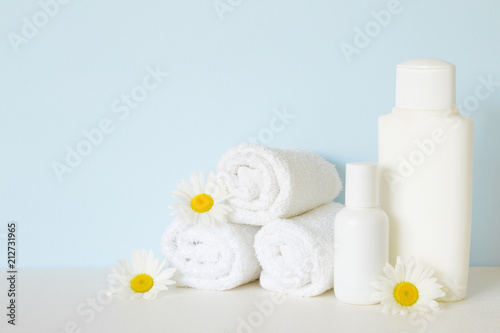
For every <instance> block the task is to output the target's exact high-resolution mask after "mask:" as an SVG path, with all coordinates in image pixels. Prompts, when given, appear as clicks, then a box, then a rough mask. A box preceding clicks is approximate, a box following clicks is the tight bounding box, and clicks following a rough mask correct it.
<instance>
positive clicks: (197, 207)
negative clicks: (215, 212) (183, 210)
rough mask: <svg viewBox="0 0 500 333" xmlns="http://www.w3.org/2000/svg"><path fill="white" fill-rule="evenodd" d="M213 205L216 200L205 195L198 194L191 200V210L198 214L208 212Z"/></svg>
mask: <svg viewBox="0 0 500 333" xmlns="http://www.w3.org/2000/svg"><path fill="white" fill-rule="evenodd" d="M213 205H214V199H212V197H211V196H209V195H208V194H205V193H202V194H198V195H196V196H195V197H194V198H193V200H191V208H192V209H193V210H194V211H195V212H197V213H205V212H208V211H209V210H210V209H212V206H213Z"/></svg>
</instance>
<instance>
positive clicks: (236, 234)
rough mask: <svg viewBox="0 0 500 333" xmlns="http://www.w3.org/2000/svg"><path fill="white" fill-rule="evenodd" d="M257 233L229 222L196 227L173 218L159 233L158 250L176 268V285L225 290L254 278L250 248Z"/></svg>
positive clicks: (255, 264)
mask: <svg viewBox="0 0 500 333" xmlns="http://www.w3.org/2000/svg"><path fill="white" fill-rule="evenodd" d="M258 230H259V227H254V226H246V225H237V224H231V223H221V224H218V225H216V226H198V225H193V224H191V223H185V222H184V221H182V220H181V219H180V218H179V217H177V218H176V219H175V220H174V221H172V222H171V223H170V225H169V226H168V227H167V230H166V231H165V233H164V234H163V237H162V241H161V250H162V254H163V255H164V256H165V258H166V259H167V261H169V262H170V264H171V266H173V267H176V268H177V276H176V278H177V285H179V286H187V287H192V288H196V289H204V290H227V289H231V288H234V287H237V286H239V285H242V284H245V283H248V282H251V281H254V280H256V279H258V277H259V274H260V271H261V267H260V265H259V262H258V261H257V258H256V257H255V250H254V248H253V242H254V238H255V234H256V232H257V231H258Z"/></svg>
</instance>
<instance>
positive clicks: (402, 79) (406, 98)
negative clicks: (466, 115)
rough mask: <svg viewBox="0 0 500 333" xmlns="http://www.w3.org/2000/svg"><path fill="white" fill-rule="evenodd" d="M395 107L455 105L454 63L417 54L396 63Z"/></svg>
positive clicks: (417, 107) (452, 106)
mask: <svg viewBox="0 0 500 333" xmlns="http://www.w3.org/2000/svg"><path fill="white" fill-rule="evenodd" d="M396 107H397V108H402V109H416V110H443V109H454V108H455V65H453V64H451V63H449V62H447V61H444V60H441V59H434V58H418V59H413V60H408V61H405V62H403V63H401V64H399V65H398V66H397V69H396Z"/></svg>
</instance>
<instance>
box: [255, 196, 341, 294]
mask: <svg viewBox="0 0 500 333" xmlns="http://www.w3.org/2000/svg"><path fill="white" fill-rule="evenodd" d="M343 207H344V206H343V205H341V204H339V203H334V202H332V203H328V204H325V205H323V206H320V207H318V208H316V209H314V210H311V211H309V212H307V213H305V214H302V215H300V216H297V217H294V218H290V219H277V220H275V221H273V222H272V223H270V224H268V225H266V226H264V227H262V229H261V230H260V231H259V232H258V233H257V235H256V236H255V243H254V246H255V251H256V253H257V258H258V259H259V262H260V264H261V265H262V273H261V275H260V285H261V286H262V287H263V288H265V289H267V290H272V291H279V292H283V293H287V294H290V295H295V296H316V295H319V294H322V293H324V292H325V291H327V290H329V289H332V288H333V224H334V219H335V215H336V214H337V212H338V211H339V210H340V209H342V208H343Z"/></svg>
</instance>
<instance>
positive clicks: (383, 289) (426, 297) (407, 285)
mask: <svg viewBox="0 0 500 333" xmlns="http://www.w3.org/2000/svg"><path fill="white" fill-rule="evenodd" d="M384 273H385V276H379V277H378V281H377V282H372V286H373V287H375V288H376V289H377V290H378V291H377V292H375V293H374V294H373V297H374V298H375V299H376V300H377V301H379V302H380V303H381V304H382V305H383V306H384V307H383V309H382V312H383V313H392V314H396V313H400V314H402V315H405V314H407V313H409V312H415V313H426V312H431V311H436V310H439V303H438V302H436V298H439V297H443V296H444V295H445V293H444V292H443V291H442V290H441V288H442V287H443V286H441V285H440V284H437V283H436V281H437V279H436V278H435V277H432V276H433V274H434V270H433V269H432V268H430V267H424V266H423V265H421V264H418V265H416V264H415V260H414V258H413V257H412V258H410V260H409V261H408V263H407V264H406V265H405V264H403V262H402V260H401V258H400V257H398V258H397V263H396V266H395V267H392V266H391V265H390V264H389V263H387V264H386V266H385V267H384Z"/></svg>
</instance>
